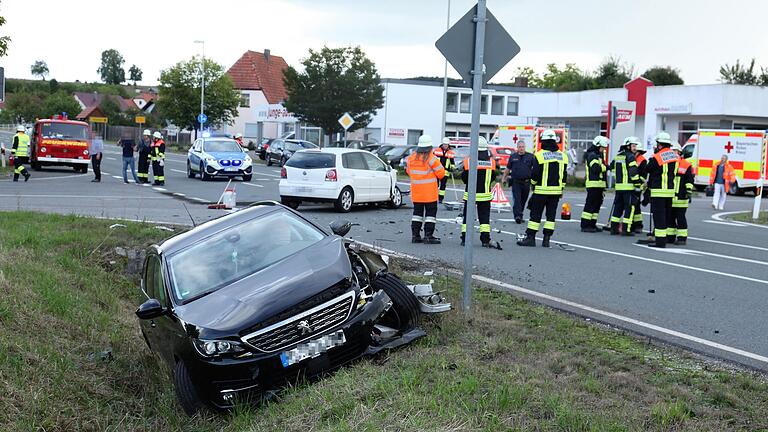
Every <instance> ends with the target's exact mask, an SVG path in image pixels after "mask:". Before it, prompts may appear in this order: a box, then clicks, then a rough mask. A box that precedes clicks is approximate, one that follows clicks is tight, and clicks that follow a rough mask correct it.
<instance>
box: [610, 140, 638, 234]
mask: <svg viewBox="0 0 768 432" xmlns="http://www.w3.org/2000/svg"><path fill="white" fill-rule="evenodd" d="M630 138H631V137H628V138H627V139H625V140H624V143H623V144H622V145H621V147H619V153H618V154H617V155H616V157H615V158H614V159H613V160H612V161H611V164H610V165H609V166H608V169H609V170H612V171H613V172H614V176H615V178H616V184H615V188H616V195H615V196H614V199H613V213H612V214H611V235H618V234H619V230H620V228H621V231H622V232H621V234H622V235H625V236H633V235H634V233H633V232H632V208H633V206H634V198H633V197H634V196H635V189H637V190H638V191H639V190H640V189H639V188H640V175H639V173H638V169H637V162H636V161H635V155H634V154H633V153H632V151H631V150H630V146H631V142H630Z"/></svg>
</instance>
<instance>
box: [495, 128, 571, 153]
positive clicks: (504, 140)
mask: <svg viewBox="0 0 768 432" xmlns="http://www.w3.org/2000/svg"><path fill="white" fill-rule="evenodd" d="M547 129H552V130H554V131H555V134H557V140H558V147H560V150H565V151H568V148H569V146H568V129H566V128H564V127H562V126H557V127H551V128H550V127H542V126H534V125H508V126H499V129H498V130H496V133H495V134H494V136H493V138H491V143H492V144H494V145H499V146H505V147H517V143H518V142H520V141H523V142H525V148H526V150H528V151H529V152H531V153H535V152H536V151H537V150H540V149H541V144H540V143H539V136H540V135H541V133H542V132H544V131H545V130H547Z"/></svg>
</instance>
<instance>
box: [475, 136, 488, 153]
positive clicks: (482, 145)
mask: <svg viewBox="0 0 768 432" xmlns="http://www.w3.org/2000/svg"><path fill="white" fill-rule="evenodd" d="M477 149H478V150H479V151H483V150H488V140H487V139H485V137H484V136H482V135H480V136H479V137H478V138H477Z"/></svg>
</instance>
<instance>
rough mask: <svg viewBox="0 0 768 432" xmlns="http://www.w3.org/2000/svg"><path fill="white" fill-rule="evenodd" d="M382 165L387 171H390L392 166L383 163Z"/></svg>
mask: <svg viewBox="0 0 768 432" xmlns="http://www.w3.org/2000/svg"><path fill="white" fill-rule="evenodd" d="M384 167H385V168H386V169H387V172H390V171H392V167H391V166H389V165H386V164H385V165H384Z"/></svg>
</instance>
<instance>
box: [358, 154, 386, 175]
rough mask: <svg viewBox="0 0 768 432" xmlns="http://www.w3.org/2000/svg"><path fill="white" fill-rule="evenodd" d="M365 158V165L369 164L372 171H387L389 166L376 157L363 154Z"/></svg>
mask: <svg viewBox="0 0 768 432" xmlns="http://www.w3.org/2000/svg"><path fill="white" fill-rule="evenodd" d="M362 155H363V158H365V163H367V164H368V169H369V170H371V171H386V170H387V166H386V165H384V162H382V161H381V160H379V158H377V157H376V156H374V155H372V154H370V153H362Z"/></svg>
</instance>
